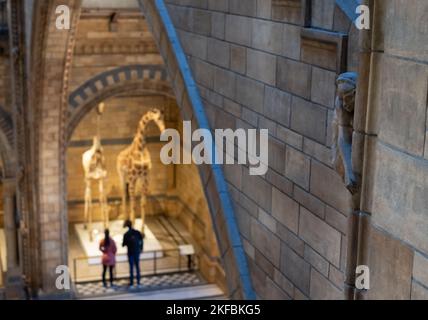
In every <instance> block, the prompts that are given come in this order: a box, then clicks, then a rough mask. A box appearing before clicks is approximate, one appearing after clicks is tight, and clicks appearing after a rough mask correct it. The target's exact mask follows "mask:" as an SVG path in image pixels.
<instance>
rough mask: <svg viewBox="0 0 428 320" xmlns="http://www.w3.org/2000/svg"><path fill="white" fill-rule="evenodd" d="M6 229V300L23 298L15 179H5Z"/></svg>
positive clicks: (3, 181) (4, 205)
mask: <svg viewBox="0 0 428 320" xmlns="http://www.w3.org/2000/svg"><path fill="white" fill-rule="evenodd" d="M2 183H3V207H4V229H5V238H6V260H7V272H6V298H7V299H19V298H22V292H23V290H22V289H23V286H22V273H21V269H20V266H19V261H18V235H17V228H16V222H15V195H16V181H15V179H3V180H2Z"/></svg>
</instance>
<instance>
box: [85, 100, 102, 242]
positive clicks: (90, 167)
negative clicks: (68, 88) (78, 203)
mask: <svg viewBox="0 0 428 320" xmlns="http://www.w3.org/2000/svg"><path fill="white" fill-rule="evenodd" d="M103 112H104V104H103V103H101V104H99V105H98V108H97V134H96V135H95V136H94V138H93V143H92V147H91V149H89V150H88V151H86V152H85V153H83V156H82V165H83V170H84V173H85V228H86V229H89V236H90V240H91V241H92V181H96V182H98V192H99V203H100V208H101V214H102V216H103V222H104V228H108V224H109V218H108V212H107V198H106V195H105V192H104V181H105V179H106V178H107V170H106V165H105V158H104V150H103V147H102V145H101V139H100V132H99V130H100V119H101V115H102V113H103Z"/></svg>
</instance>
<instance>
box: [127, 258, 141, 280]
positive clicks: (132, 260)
mask: <svg viewBox="0 0 428 320" xmlns="http://www.w3.org/2000/svg"><path fill="white" fill-rule="evenodd" d="M128 261H129V284H130V285H131V286H132V285H134V267H135V270H136V273H137V284H140V280H141V275H140V253H139V252H138V253H134V254H128Z"/></svg>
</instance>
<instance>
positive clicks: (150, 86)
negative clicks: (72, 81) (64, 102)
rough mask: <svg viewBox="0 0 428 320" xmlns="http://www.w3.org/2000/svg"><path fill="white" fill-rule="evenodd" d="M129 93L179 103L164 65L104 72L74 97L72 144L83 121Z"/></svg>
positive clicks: (69, 126)
mask: <svg viewBox="0 0 428 320" xmlns="http://www.w3.org/2000/svg"><path fill="white" fill-rule="evenodd" d="M125 93H137V94H141V95H144V94H160V95H165V96H168V97H171V98H174V99H175V96H174V92H173V91H172V88H171V86H170V85H169V82H168V78H167V73H166V70H165V68H164V67H163V66H162V65H130V66H121V67H118V68H115V69H112V70H109V71H106V72H103V73H101V74H98V75H96V76H95V77H93V78H92V79H90V80H88V81H87V82H85V83H84V84H83V85H81V86H80V87H79V88H77V89H76V90H74V91H73V92H72V93H70V96H69V100H68V120H67V137H68V140H69V139H70V137H71V135H72V133H73V131H74V129H75V128H76V126H77V125H78V123H79V122H80V120H81V119H82V118H83V117H84V116H85V115H86V114H87V113H88V112H89V111H90V110H92V109H93V108H94V107H95V106H96V105H97V104H98V103H100V102H102V101H104V100H106V99H108V98H110V97H113V96H116V95H120V94H125Z"/></svg>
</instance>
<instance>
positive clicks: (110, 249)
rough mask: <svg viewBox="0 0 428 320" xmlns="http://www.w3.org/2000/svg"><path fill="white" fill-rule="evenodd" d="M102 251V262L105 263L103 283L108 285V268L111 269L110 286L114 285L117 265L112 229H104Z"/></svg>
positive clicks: (105, 285) (101, 243) (101, 242)
mask: <svg viewBox="0 0 428 320" xmlns="http://www.w3.org/2000/svg"><path fill="white" fill-rule="evenodd" d="M100 251H101V252H102V253H103V256H102V264H103V285H104V287H107V282H106V272H107V269H109V271H110V286H113V282H114V278H113V269H114V267H115V265H116V252H117V248H116V243H115V242H114V240H113V239H112V238H111V237H110V231H109V230H108V229H106V230H105V231H104V239H103V240H101V241H100Z"/></svg>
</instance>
